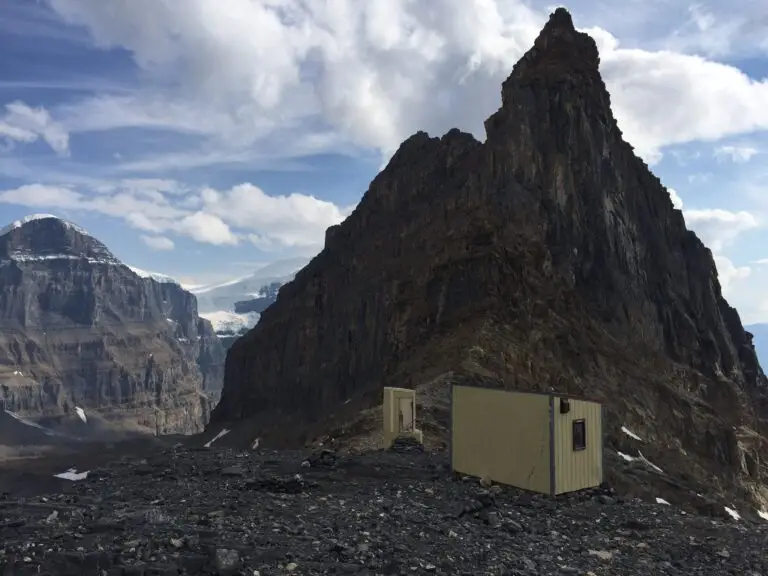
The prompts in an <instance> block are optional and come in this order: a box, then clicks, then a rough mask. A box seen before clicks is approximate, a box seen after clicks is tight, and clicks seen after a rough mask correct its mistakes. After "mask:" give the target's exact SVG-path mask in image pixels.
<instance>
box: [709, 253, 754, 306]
mask: <svg viewBox="0 0 768 576" xmlns="http://www.w3.org/2000/svg"><path fill="white" fill-rule="evenodd" d="M714 260H715V265H716V266H717V276H718V278H719V280H720V287H721V288H722V290H723V295H724V296H725V297H726V298H728V297H730V296H731V287H732V286H733V285H734V284H736V283H738V282H740V281H742V280H745V279H746V278H749V276H750V274H751V273H752V269H751V268H750V267H749V266H735V265H734V264H733V262H731V260H730V259H728V258H726V257H725V256H723V255H720V254H716V255H714Z"/></svg>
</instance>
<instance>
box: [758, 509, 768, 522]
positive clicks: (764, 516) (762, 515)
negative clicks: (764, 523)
mask: <svg viewBox="0 0 768 576" xmlns="http://www.w3.org/2000/svg"><path fill="white" fill-rule="evenodd" d="M757 515H758V516H760V518H762V519H763V520H768V512H766V511H765V510H758V511H757Z"/></svg>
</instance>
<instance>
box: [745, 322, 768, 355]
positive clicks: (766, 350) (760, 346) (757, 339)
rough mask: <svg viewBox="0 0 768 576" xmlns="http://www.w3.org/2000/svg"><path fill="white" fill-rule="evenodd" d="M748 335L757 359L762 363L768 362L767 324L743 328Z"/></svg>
mask: <svg viewBox="0 0 768 576" xmlns="http://www.w3.org/2000/svg"><path fill="white" fill-rule="evenodd" d="M745 328H746V329H747V332H748V335H751V336H752V338H751V340H752V342H753V344H754V346H755V350H756V351H757V357H758V358H760V359H761V360H762V361H763V362H765V361H766V360H768V324H752V325H751V326H745Z"/></svg>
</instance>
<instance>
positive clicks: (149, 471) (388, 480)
mask: <svg viewBox="0 0 768 576" xmlns="http://www.w3.org/2000/svg"><path fill="white" fill-rule="evenodd" d="M0 542H1V543H2V548H0V574H14V575H15V574H20V575H21V574H51V575H54V574H55V575H69V574H72V575H83V576H84V575H89V574H98V575H110V576H111V575H171V574H174V575H176V574H230V575H235V574H248V575H251V576H252V575H257V574H258V575H259V576H265V575H277V574H281V575H282V574H297V575H299V574H360V575H365V574H368V575H379V574H383V575H390V574H391V575H394V574H451V575H464V574H466V575H472V576H477V575H486V574H487V575H505V576H506V575H509V576H511V575H530V576H534V575H536V576H538V575H548V574H553V575H561V574H581V575H593V576H599V575H608V574H610V575H613V576H616V575H627V576H632V575H642V576H648V575H664V574H670V575H672V574H679V575H683V574H684V575H696V574H711V575H718V576H722V575H727V574H734V575H740V576H757V575H768V554H766V553H764V552H763V549H764V547H765V546H766V543H768V523H759V522H753V521H751V520H740V521H735V520H731V519H725V518H714V517H705V516H697V515H693V514H687V513H685V512H683V511H682V510H679V509H676V508H675V507H673V506H668V505H660V504H656V503H652V502H641V501H639V500H634V499H633V500H624V499H622V497H621V496H620V495H619V494H616V493H615V492H613V491H612V490H611V489H610V488H608V487H605V486H604V487H601V488H600V489H595V490H590V491H585V492H580V493H577V494H572V495H570V496H566V497H559V498H548V497H544V496H538V495H533V494H529V493H524V492H522V491H518V490H513V489H510V488H506V487H501V486H488V487H487V488H484V487H483V486H481V485H480V482H479V481H478V480H476V479H471V478H462V477H459V476H457V475H455V474H452V473H451V472H450V470H449V467H448V465H447V462H446V460H445V458H444V457H443V456H440V455H435V454H431V453H420V452H418V451H412V450H405V451H403V450H400V451H388V452H381V451H379V452H371V453H367V454H363V455H341V454H335V453H333V452H330V451H325V452H321V453H315V454H307V453H298V452H279V453H278V452H248V453H237V452H231V451H223V450H222V451H219V450H215V449H203V450H200V449H197V450H189V449H185V448H182V447H180V446H177V447H173V448H166V449H162V450H161V449H157V450H155V451H154V452H152V453H148V454H146V457H144V458H141V457H137V456H128V457H124V458H122V459H120V460H117V461H114V462H111V463H108V464H105V465H104V466H103V467H101V468H98V469H95V470H92V471H91V472H90V474H89V476H88V478H87V479H85V480H82V481H78V482H71V483H68V484H66V485H64V487H63V489H62V490H60V491H59V492H58V493H53V494H47V495H34V496H26V497H20V496H18V495H17V494H14V493H5V494H3V495H2V496H0Z"/></svg>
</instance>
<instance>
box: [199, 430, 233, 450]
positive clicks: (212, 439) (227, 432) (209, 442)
mask: <svg viewBox="0 0 768 576" xmlns="http://www.w3.org/2000/svg"><path fill="white" fill-rule="evenodd" d="M227 434H229V430H227V429H226V428H222V429H221V432H219V433H218V434H216V436H214V437H213V438H211V439H210V440H209V441H208V442H206V443H205V444H203V446H205V447H206V448H210V447H211V444H213V443H214V442H216V440H218V439H219V438H223V437H224V436H226V435H227Z"/></svg>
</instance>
